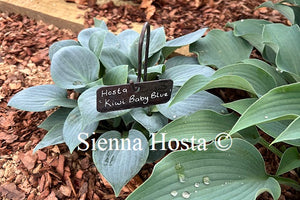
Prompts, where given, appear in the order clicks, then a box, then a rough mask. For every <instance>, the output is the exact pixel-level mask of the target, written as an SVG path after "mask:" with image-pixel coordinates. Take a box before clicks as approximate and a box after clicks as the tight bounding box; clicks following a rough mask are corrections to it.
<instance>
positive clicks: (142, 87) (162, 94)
mask: <svg viewBox="0 0 300 200" xmlns="http://www.w3.org/2000/svg"><path fill="white" fill-rule="evenodd" d="M172 88H173V81H172V80H170V79H164V80H156V81H146V82H139V83H134V84H133V83H131V84H130V83H129V84H124V85H113V86H105V87H101V88H99V89H98V90H97V111H98V112H110V111H115V110H125V109H129V108H137V107H147V106H150V105H156V104H162V103H166V102H168V101H169V100H170V98H171V93H172Z"/></svg>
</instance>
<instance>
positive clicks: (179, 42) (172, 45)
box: [162, 28, 207, 58]
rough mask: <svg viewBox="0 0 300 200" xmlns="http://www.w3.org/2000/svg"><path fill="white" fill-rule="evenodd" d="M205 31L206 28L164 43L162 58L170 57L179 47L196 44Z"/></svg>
mask: <svg viewBox="0 0 300 200" xmlns="http://www.w3.org/2000/svg"><path fill="white" fill-rule="evenodd" d="M206 30H207V28H202V29H199V30H197V31H195V32H192V33H189V34H186V35H184V36H181V37H179V38H175V39H174V40H170V41H168V42H166V44H165V46H164V48H163V49H162V52H163V55H164V57H165V58H166V57H167V56H168V55H170V54H171V53H172V52H173V51H175V50H176V49H177V48H179V47H182V46H185V45H189V44H191V43H193V42H196V41H197V40H198V39H199V38H201V37H202V36H203V35H204V33H205V32H206Z"/></svg>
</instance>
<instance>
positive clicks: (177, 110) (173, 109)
mask: <svg viewBox="0 0 300 200" xmlns="http://www.w3.org/2000/svg"><path fill="white" fill-rule="evenodd" d="M177 91H178V89H177V88H174V89H173V91H172V97H171V98H173V97H174V95H175V94H176V92H177ZM171 101H172V100H170V101H169V102H167V103H165V104H159V105H156V107H157V108H158V110H159V112H160V113H162V114H163V115H164V116H166V117H167V118H169V119H172V120H174V119H176V118H178V117H182V116H185V115H189V114H192V113H194V112H196V111H198V110H213V111H216V112H220V113H226V112H227V110H226V108H224V107H223V106H222V105H221V104H222V103H223V101H222V100H221V99H220V98H219V97H217V96H215V95H213V94H211V93H209V92H206V91H200V92H198V93H196V94H193V95H191V96H189V97H188V98H187V99H185V100H183V101H181V102H179V103H176V104H174V105H172V106H169V105H170V103H171Z"/></svg>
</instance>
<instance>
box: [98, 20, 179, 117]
mask: <svg viewBox="0 0 300 200" xmlns="http://www.w3.org/2000/svg"><path fill="white" fill-rule="evenodd" d="M146 33H147V36H146V46H145V47H146V48H145V58H144V64H143V60H142V57H143V46H144V39H145V34H146ZM149 46H150V25H149V23H147V22H146V23H145V25H144V26H143V29H142V32H141V35H140V39H139V46H138V75H137V82H136V83H134V82H133V81H132V80H130V81H129V84H124V85H113V86H104V87H101V88H99V89H98V90H97V111H99V112H110V111H116V110H124V109H129V108H137V107H146V106H150V105H156V104H161V103H166V102H168V101H169V100H170V98H171V93H172V88H173V81H172V80H170V79H164V80H154V81H147V67H148V55H149ZM142 65H143V68H144V76H143V82H141V76H142V75H141V74H142Z"/></svg>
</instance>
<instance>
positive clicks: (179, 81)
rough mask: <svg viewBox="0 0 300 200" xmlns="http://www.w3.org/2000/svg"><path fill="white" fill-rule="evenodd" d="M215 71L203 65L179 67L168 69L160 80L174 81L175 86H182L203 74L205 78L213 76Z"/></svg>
mask: <svg viewBox="0 0 300 200" xmlns="http://www.w3.org/2000/svg"><path fill="white" fill-rule="evenodd" d="M214 72H215V70H213V69H212V68H210V67H207V66H203V65H186V64H184V65H177V66H175V67H172V68H170V69H167V70H166V71H165V73H163V74H162V75H161V76H160V79H172V80H173V82H174V83H173V85H174V86H182V85H183V84H184V83H185V82H186V81H187V80H189V79H190V78H191V77H193V76H195V75H197V74H201V75H203V76H205V77H210V76H211V75H213V74H214Z"/></svg>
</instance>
